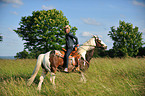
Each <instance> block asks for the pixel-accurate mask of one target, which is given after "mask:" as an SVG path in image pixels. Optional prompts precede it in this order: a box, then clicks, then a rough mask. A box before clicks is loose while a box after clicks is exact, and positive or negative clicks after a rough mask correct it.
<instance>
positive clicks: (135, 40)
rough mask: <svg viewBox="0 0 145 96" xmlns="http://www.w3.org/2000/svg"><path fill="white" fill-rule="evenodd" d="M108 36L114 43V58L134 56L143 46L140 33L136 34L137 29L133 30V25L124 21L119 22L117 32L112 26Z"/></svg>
mask: <svg viewBox="0 0 145 96" xmlns="http://www.w3.org/2000/svg"><path fill="white" fill-rule="evenodd" d="M108 35H109V36H110V37H111V38H112V40H113V41H114V43H113V50H114V51H115V53H116V56H117V55H119V56H120V55H122V56H131V57H132V56H135V55H137V53H138V52H139V48H140V47H141V46H142V45H143V41H142V33H141V32H138V27H136V26H135V28H133V24H130V23H125V22H124V21H120V22H119V27H117V30H116V29H115V27H114V26H113V27H111V31H109V34H108Z"/></svg>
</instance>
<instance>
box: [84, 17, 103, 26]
mask: <svg viewBox="0 0 145 96" xmlns="http://www.w3.org/2000/svg"><path fill="white" fill-rule="evenodd" d="M82 21H83V22H84V23H85V24H89V25H95V26H99V25H101V23H99V22H97V21H96V20H95V19H92V18H82Z"/></svg>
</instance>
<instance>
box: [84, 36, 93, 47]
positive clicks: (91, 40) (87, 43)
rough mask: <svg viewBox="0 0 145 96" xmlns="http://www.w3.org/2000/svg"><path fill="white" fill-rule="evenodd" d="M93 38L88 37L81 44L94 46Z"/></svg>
mask: <svg viewBox="0 0 145 96" xmlns="http://www.w3.org/2000/svg"><path fill="white" fill-rule="evenodd" d="M94 39H95V38H93V37H92V38H91V39H89V40H88V41H86V42H85V43H84V44H83V46H85V45H94V46H95V42H94Z"/></svg>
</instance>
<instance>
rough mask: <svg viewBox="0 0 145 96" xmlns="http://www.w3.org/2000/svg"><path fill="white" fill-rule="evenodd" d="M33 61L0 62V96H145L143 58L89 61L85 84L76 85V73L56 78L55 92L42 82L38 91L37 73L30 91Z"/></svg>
mask: <svg viewBox="0 0 145 96" xmlns="http://www.w3.org/2000/svg"><path fill="white" fill-rule="evenodd" d="M36 61H37V60H36V59H22V60H20V59H18V60H2V59H1V60H0V96H54V95H55V96H145V59H144V58H123V59H119V58H113V59H112V58H92V59H91V61H90V67H89V69H88V70H87V71H86V72H85V77H86V79H87V82H86V83H83V82H80V74H78V73H62V72H57V74H56V88H55V89H54V88H53V86H52V84H51V83H50V81H49V77H50V73H48V74H47V76H46V77H45V79H44V82H43V84H42V90H41V91H40V92H39V91H37V85H38V82H39V77H40V75H41V72H42V70H41V69H40V70H39V73H38V74H37V76H36V78H35V80H34V82H33V83H32V85H31V86H30V87H28V86H27V80H28V78H29V77H30V76H31V74H32V72H33V69H34V67H35V64H36Z"/></svg>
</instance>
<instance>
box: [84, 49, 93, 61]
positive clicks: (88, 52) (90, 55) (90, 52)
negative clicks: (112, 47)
mask: <svg viewBox="0 0 145 96" xmlns="http://www.w3.org/2000/svg"><path fill="white" fill-rule="evenodd" d="M94 50H95V49H92V50H89V51H87V53H86V60H87V61H88V62H89V61H90V60H91V58H92V57H93V55H94Z"/></svg>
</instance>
